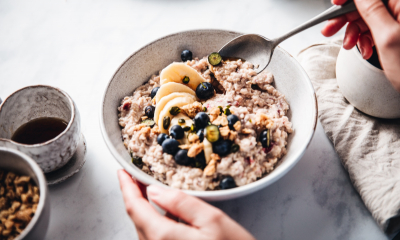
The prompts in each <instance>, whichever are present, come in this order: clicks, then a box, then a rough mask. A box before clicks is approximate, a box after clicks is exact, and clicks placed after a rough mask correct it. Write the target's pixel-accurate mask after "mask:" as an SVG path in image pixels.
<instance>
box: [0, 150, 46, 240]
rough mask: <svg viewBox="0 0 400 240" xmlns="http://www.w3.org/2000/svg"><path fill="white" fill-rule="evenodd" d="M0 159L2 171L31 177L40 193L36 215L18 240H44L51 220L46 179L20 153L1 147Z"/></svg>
mask: <svg viewBox="0 0 400 240" xmlns="http://www.w3.org/2000/svg"><path fill="white" fill-rule="evenodd" d="M0 159H1V161H0V169H1V170H6V171H11V172H14V173H16V174H21V175H25V176H29V177H31V179H32V180H33V181H34V182H35V184H36V186H38V188H39V193H40V198H39V203H38V206H37V209H36V212H35V215H33V218H32V219H31V221H30V222H29V224H28V225H27V226H26V227H25V229H24V230H23V231H22V232H21V233H20V235H19V236H17V237H16V240H21V239H25V240H28V239H44V237H45V235H46V232H47V228H48V226H49V219H50V198H49V190H48V188H47V182H46V178H45V177H44V175H43V173H42V171H41V169H40V168H39V166H38V165H37V164H36V163H35V161H34V160H33V159H32V158H30V157H28V156H27V155H26V154H23V153H21V152H19V151H16V150H14V149H9V148H3V147H0ZM1 239H2V238H1Z"/></svg>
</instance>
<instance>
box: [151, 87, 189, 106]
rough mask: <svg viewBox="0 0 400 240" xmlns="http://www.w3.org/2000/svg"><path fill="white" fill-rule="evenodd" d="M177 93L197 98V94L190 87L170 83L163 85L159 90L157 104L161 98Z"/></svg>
mask: <svg viewBox="0 0 400 240" xmlns="http://www.w3.org/2000/svg"><path fill="white" fill-rule="evenodd" d="M175 92H185V93H189V94H191V95H193V96H194V97H196V92H195V91H193V90H192V89H191V88H190V87H188V86H185V85H183V84H180V83H175V82H170V83H165V84H163V85H161V87H160V89H158V91H157V95H156V104H158V103H159V102H160V100H161V98H163V97H165V96H167V95H169V94H171V93H175Z"/></svg>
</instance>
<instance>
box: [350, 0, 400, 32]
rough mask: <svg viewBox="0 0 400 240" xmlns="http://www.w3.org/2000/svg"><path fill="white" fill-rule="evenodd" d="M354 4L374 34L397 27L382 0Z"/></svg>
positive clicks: (357, 1) (358, 0) (358, 1)
mask: <svg viewBox="0 0 400 240" xmlns="http://www.w3.org/2000/svg"><path fill="white" fill-rule="evenodd" d="M354 2H355V4H356V6H357V9H358V11H359V12H360V14H361V16H362V18H363V19H364V21H365V22H366V23H367V25H368V27H369V28H370V29H371V31H372V33H374V32H380V33H381V32H382V30H384V29H391V28H392V27H394V26H396V21H395V20H394V19H393V17H392V16H391V15H390V13H389V12H388V10H387V9H386V7H385V5H384V4H383V2H382V1H381V0H355V1H354Z"/></svg>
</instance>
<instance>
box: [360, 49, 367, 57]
mask: <svg viewBox="0 0 400 240" xmlns="http://www.w3.org/2000/svg"><path fill="white" fill-rule="evenodd" d="M360 52H361V55H362V57H363V58H364V59H365V57H366V53H365V48H363V47H361V48H360Z"/></svg>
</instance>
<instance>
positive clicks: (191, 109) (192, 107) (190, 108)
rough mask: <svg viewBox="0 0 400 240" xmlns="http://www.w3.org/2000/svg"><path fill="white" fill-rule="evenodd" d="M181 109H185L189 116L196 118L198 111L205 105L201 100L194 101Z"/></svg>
mask: <svg viewBox="0 0 400 240" xmlns="http://www.w3.org/2000/svg"><path fill="white" fill-rule="evenodd" d="M181 110H182V111H184V112H185V113H186V115H187V116H188V117H190V118H194V117H195V116H196V114H197V113H199V112H202V111H203V105H201V103H199V102H194V103H191V104H187V105H185V106H183V107H181Z"/></svg>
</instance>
